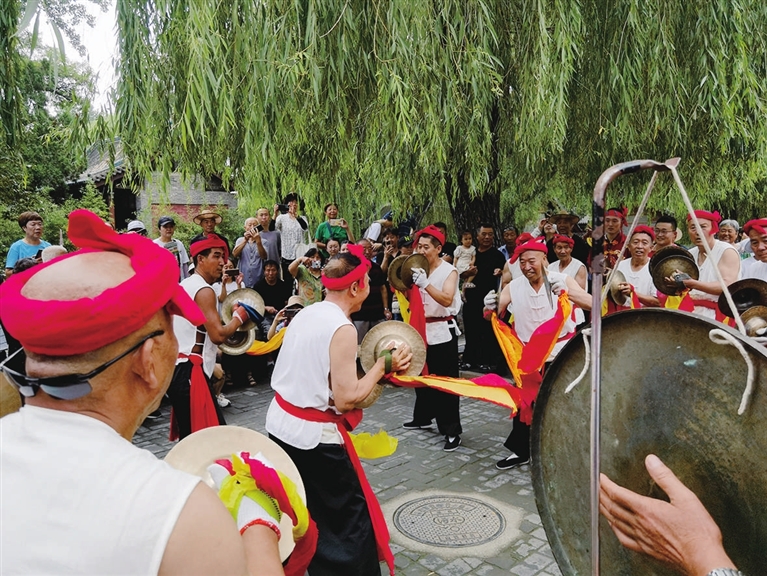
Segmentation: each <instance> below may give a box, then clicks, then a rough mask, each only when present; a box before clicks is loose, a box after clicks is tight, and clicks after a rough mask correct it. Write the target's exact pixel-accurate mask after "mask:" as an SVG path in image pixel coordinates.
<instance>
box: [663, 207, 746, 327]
mask: <svg viewBox="0 0 767 576" xmlns="http://www.w3.org/2000/svg"><path fill="white" fill-rule="evenodd" d="M695 216H697V217H698V221H699V222H700V227H701V229H702V230H703V236H700V235H699V234H698V232H697V230H696V229H695V223H694V222H693V221H692V217H691V216H690V215H688V216H687V233H688V234H689V235H690V239H691V240H692V241H693V243H694V244H695V246H694V247H693V248H691V249H690V254H691V255H692V257H693V258H695V262H696V263H697V265H698V269H699V270H700V277H699V278H698V279H697V280H695V279H694V278H687V279H686V280H684V285H685V286H686V287H687V288H689V289H690V294H689V295H690V298H692V301H693V302H694V303H695V309H694V312H695V313H696V314H700V315H702V316H706V317H708V318H714V319H717V320H723V319H724V315H722V313H721V312H720V311H719V307H718V305H717V301H718V300H719V295H720V294H721V293H722V286H721V284H719V281H718V280H717V278H716V268H718V269H719V273H720V274H721V275H722V279H723V280H724V283H725V284H726V285H727V286H729V285H730V284H732V283H733V282H735V281H737V280H740V254H738V250H737V249H736V248H735V247H734V246H733V245H731V244H727V243H726V242H722V241H721V240H717V239H716V233H717V232H718V231H719V222H720V221H721V220H722V217H721V216H720V215H719V212H708V211H706V210H696V211H695ZM704 243H705V244H708V247H709V249H710V250H711V256H712V258H711V259H709V258H708V256H707V254H706V249H705V248H704V247H703V245H704ZM666 281H667V282H669V283H673V278H666Z"/></svg>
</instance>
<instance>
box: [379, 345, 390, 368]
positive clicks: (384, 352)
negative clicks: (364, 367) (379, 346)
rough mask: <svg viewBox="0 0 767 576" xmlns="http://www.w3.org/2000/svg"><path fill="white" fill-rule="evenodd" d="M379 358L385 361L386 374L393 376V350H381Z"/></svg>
mask: <svg viewBox="0 0 767 576" xmlns="http://www.w3.org/2000/svg"><path fill="white" fill-rule="evenodd" d="M378 357H379V358H383V359H384V374H391V350H386V349H384V350H381V352H380V353H379V354H378Z"/></svg>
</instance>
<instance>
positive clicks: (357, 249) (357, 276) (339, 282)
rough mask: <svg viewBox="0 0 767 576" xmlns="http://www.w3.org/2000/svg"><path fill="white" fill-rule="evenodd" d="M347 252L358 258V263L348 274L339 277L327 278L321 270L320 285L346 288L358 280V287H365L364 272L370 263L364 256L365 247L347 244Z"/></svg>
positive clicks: (369, 266) (339, 288) (329, 288)
mask: <svg viewBox="0 0 767 576" xmlns="http://www.w3.org/2000/svg"><path fill="white" fill-rule="evenodd" d="M347 248H348V250H349V254H351V255H352V256H356V257H357V258H359V259H360V264H359V266H357V267H356V268H355V269H354V270H352V271H351V272H349V273H348V274H344V275H343V276H341V277H340V278H328V277H327V276H325V272H324V271H323V272H322V285H323V286H324V287H325V288H327V289H328V290H346V289H347V288H348V287H349V286H351V285H352V284H354V283H355V282H357V281H358V280H359V282H360V288H364V287H365V274H367V273H368V270H370V268H371V266H372V264H371V262H370V260H368V259H367V258H366V257H365V249H364V248H363V247H362V246H359V245H357V244H349V245H348V246H347Z"/></svg>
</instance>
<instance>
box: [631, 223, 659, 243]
mask: <svg viewBox="0 0 767 576" xmlns="http://www.w3.org/2000/svg"><path fill="white" fill-rule="evenodd" d="M634 234H647V235H648V236H649V237H650V238H652V240H653V242H655V230H653V229H652V228H650V227H649V226H645V225H644V224H640V225H639V226H637V227H636V228H634ZM634 234H632V235H631V237H632V238H633V237H634Z"/></svg>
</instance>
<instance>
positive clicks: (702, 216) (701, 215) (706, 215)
mask: <svg viewBox="0 0 767 576" xmlns="http://www.w3.org/2000/svg"><path fill="white" fill-rule="evenodd" d="M695 215H696V216H697V217H698V219H699V220H708V221H710V222H711V234H709V236H713V235H714V234H716V233H717V232H719V222H721V221H722V215H721V214H719V212H708V211H707V210H695ZM690 220H692V216H690V215H689V214H688V215H687V221H688V222H689V221H690Z"/></svg>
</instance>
